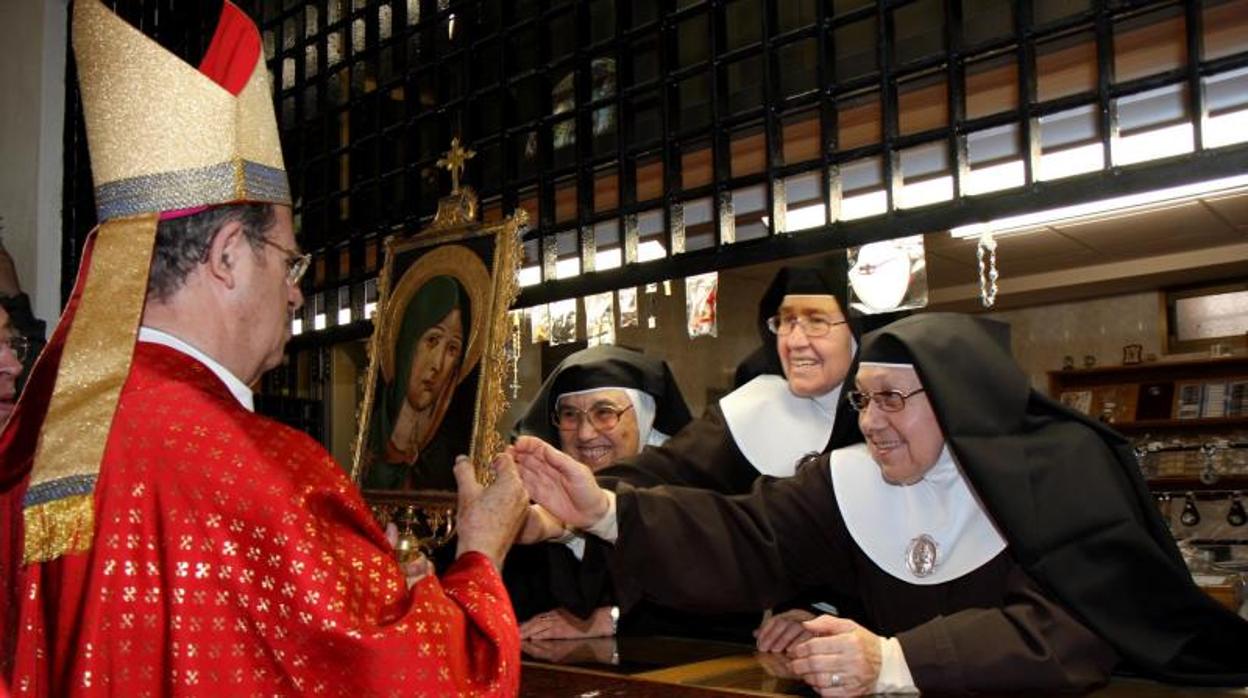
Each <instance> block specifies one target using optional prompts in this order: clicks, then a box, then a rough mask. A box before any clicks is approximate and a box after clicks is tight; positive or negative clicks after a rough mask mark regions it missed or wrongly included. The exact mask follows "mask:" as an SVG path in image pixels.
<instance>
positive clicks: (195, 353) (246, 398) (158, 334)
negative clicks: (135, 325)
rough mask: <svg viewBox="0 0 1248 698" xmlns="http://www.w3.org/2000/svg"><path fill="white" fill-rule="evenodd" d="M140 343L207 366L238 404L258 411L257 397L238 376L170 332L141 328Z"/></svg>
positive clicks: (248, 409)
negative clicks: (164, 349)
mask: <svg viewBox="0 0 1248 698" xmlns="http://www.w3.org/2000/svg"><path fill="white" fill-rule="evenodd" d="M139 341H140V342H149V343H151V344H160V345H162V346H166V347H169V348H170V349H173V350H174V351H179V352H181V353H183V354H186V355H187V356H189V357H191V358H192V359H195V360H196V361H198V362H200V363H201V364H203V365H205V366H207V367H208V370H209V371H212V372H213V374H215V375H216V377H217V378H220V379H221V382H222V383H225V387H227V388H229V390H230V394H231V395H233V396H234V399H235V400H238V404H240V405H242V406H243V408H244V409H246V410H247V411H248V412H255V411H256V404H255V397H254V396H253V394H252V392H251V388H248V387H247V384H246V383H244V382H242V381H241V380H239V378H238V376H235V375H234V374H233V373H230V370H229V369H228V368H226V367H224V366H222V365H221V364H219V363H217V361H216V360H215V359H213V358H212V357H211V356H208V355H207V354H205V353H204V352H202V351H200V350H198V349H196V348H195V347H193V346H191V345H190V344H187V343H186V342H185V341H183V340H181V339H179V338H177V337H175V336H173V335H171V334H169V333H168V332H162V331H161V330H158V329H156V328H154V327H140V328H139Z"/></svg>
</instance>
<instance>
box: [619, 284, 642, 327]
mask: <svg viewBox="0 0 1248 698" xmlns="http://www.w3.org/2000/svg"><path fill="white" fill-rule="evenodd" d="M616 295H617V296H618V300H619V302H620V327H636V326H637V287H636V286H629V287H628V288H622V289H620V290H618V291H616Z"/></svg>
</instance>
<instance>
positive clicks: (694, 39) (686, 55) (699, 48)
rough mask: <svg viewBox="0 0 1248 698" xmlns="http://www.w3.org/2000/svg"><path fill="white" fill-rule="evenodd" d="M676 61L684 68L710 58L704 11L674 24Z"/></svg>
mask: <svg viewBox="0 0 1248 698" xmlns="http://www.w3.org/2000/svg"><path fill="white" fill-rule="evenodd" d="M676 39H677V41H676V59H677V60H676V63H677V65H678V66H679V67H681V68H685V67H688V66H691V65H693V64H694V63H699V62H701V61H705V60H706V59H707V58H710V46H709V45H708V43H707V41H708V34H707V20H706V13H702V14H699V15H696V16H694V17H690V18H689V19H686V20H685V21H683V22H681V23H680V24H678V25H677V26H676Z"/></svg>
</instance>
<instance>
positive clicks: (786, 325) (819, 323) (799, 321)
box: [767, 315, 848, 337]
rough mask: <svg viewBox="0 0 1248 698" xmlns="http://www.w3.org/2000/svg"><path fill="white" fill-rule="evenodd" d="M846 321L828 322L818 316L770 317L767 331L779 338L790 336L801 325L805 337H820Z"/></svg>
mask: <svg viewBox="0 0 1248 698" xmlns="http://www.w3.org/2000/svg"><path fill="white" fill-rule="evenodd" d="M846 322H848V321H847V320H829V319H828V318H826V317H820V316H818V315H813V316H803V315H772V316H771V317H769V318H767V329H769V330H771V332H772V334H778V335H780V336H781V337H783V336H786V335H789V334H792V332H793V328H794V327H797V326H798V325H801V327H802V334H804V335H806V336H807V337H822V336H824V335H825V334H827V333H829V332H831V331H832V328H833V327H836V326H837V325H844V324H846Z"/></svg>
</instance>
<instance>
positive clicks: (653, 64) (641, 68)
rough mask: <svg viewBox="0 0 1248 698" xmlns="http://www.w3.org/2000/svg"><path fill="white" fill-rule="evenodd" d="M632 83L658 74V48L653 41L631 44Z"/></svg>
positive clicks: (649, 78)
mask: <svg viewBox="0 0 1248 698" xmlns="http://www.w3.org/2000/svg"><path fill="white" fill-rule="evenodd" d="M631 53H632V54H633V84H634V85H638V84H641V83H644V82H647V81H649V80H653V79H655V78H657V77H658V76H659V49H658V46H657V44H655V43H654V42H653V41H644V42H638V43H637V44H635V45H634V46H633V50H632V52H631Z"/></svg>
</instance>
